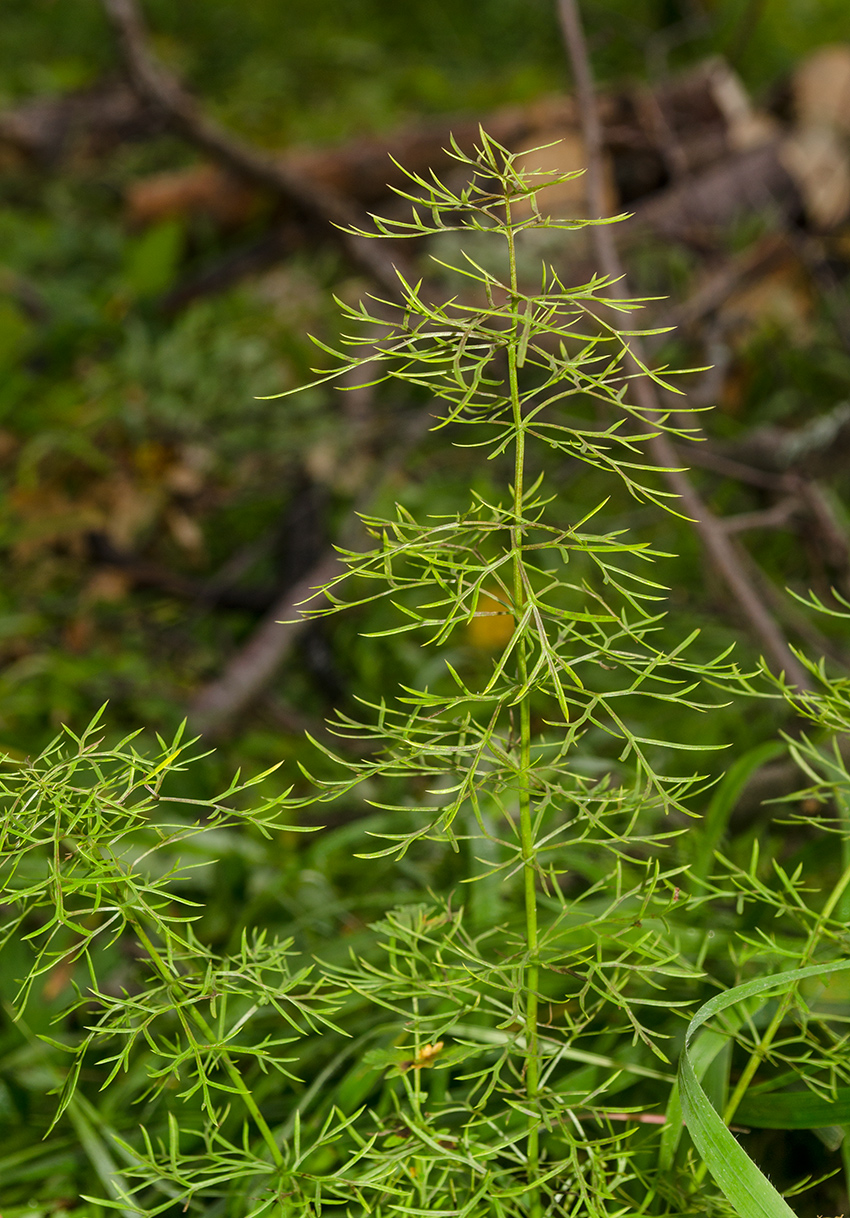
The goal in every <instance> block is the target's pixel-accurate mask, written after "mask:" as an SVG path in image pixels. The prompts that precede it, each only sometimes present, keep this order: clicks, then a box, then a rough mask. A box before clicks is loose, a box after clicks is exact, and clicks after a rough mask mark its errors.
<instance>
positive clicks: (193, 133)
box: [103, 0, 399, 298]
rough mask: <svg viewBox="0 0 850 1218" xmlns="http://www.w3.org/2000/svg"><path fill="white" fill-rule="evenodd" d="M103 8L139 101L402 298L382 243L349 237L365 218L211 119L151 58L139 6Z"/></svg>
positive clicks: (115, 0) (108, 4)
mask: <svg viewBox="0 0 850 1218" xmlns="http://www.w3.org/2000/svg"><path fill="white" fill-rule="evenodd" d="M103 7H104V10H105V12H106V15H107V17H108V18H109V21H110V23H111V24H112V27H113V29H114V30H115V35H116V38H117V41H118V45H119V47H120V50H121V54H122V57H123V60H124V64H125V67H126V69H127V74H128V76H129V78H130V83H131V84H132V86H133V88H134V89H135V91H136V93H137V94H138V95H139V97H140V99H142V100H143V101H145V102H146V103H148V104H150V105H153V106H155V107H156V108H157V109H158V110H160V111H161V112H162V114H163V115H164V116H165V118H167V120H168V122H169V124H170V125H171V126H172V127H173V128H174V129H175V130H176V131H179V132H180V133H181V134H182V135H183V136H185V137H186V139H188V140H190V141H191V142H192V143H193V144H195V145H196V146H197V147H198V148H201V149H203V150H204V152H206V153H208V154H209V155H210V156H212V157H213V158H214V159H215V160H216V161H218V162H219V163H220V164H222V165H224V166H226V167H227V168H228V169H230V170H232V171H233V172H234V173H236V174H238V175H239V176H240V177H243V178H246V179H247V180H248V181H251V182H254V183H256V184H257V185H258V186H263V187H265V188H266V189H267V190H270V191H272V192H274V193H275V194H276V195H278V196H279V197H280V198H282V199H285V200H286V201H287V202H288V203H289V204H290V205H291V206H292V207H293V208H294V209H295V210H296V211H297V212H298V213H299V214H300V215H301V216H302V217H305V218H307V219H309V220H313V221H319V222H320V223H321V225H322V227H323V229H324V231H325V234H326V235H327V236H328V237H330V238H332V239H333V240H334V241H335V242H336V243H337V244H338V245H340V246H341V247H342V249H343V251H344V252H345V254H346V255H347V256H348V257H349V258H350V260H351V261H352V262H353V263H354V264H355V266H357V267H359V268H360V269H361V270H362V271H364V272H365V273H366V274H367V275H369V276H370V277H371V278H372V279H373V280H374V281H375V282H376V283H377V284H379V285H380V286H381V288H383V290H384V291H386V292H389V293H390V294H391V295H392V296H393V297H394V298H395V297H398V295H399V281H398V276H397V274H396V271H395V266H394V264H393V261H392V260H391V259H390V258H389V257H388V256H387V254H386V253H385V251H384V249H383V248H382V246H381V245H380V243H378V242H376V241H372V240H370V239H369V238H368V237H359V236H357V235H356V234H354V233H351V232H349V231H347V230H349V229H351V228H362V227H363V225H364V223H365V221H366V216H365V214H364V213H362V212H361V211H359V210H358V209H357V208H355V207H352V206H351V204H350V203H349V202H348V201H347V200H346V199H344V198H342V197H341V196H340V195H338V194H336V193H334V192H333V191H331V190H327V189H325V188H324V187H322V186H319V185H317V184H316V183H314V182H309V181H307V180H306V179H305V178H303V177H301V176H300V175H298V174H297V173H294V172H293V170H292V169H291V167H290V166H288V165H285V164H282V163H281V162H280V161H278V160H275V159H274V158H273V157H269V156H266V155H265V154H264V153H262V152H260V151H258V150H257V149H256V148H252V147H251V146H250V145H248V144H245V143H243V142H242V141H241V140H239V139H238V138H236V137H235V136H233V135H231V134H230V132H228V131H225V130H224V128H223V127H220V126H219V125H218V124H217V123H215V122H213V121H212V120H211V119H209V118H208V117H207V116H206V115H205V114H204V113H203V112H202V111H201V109H200V108H199V106H198V105H197V103H196V101H195V99H194V98H193V97H192V96H191V95H190V94H189V93H188V92H187V91H186V90H185V89H184V87H183V85H182V84H181V83H180V81H179V80H177V78H176V77H175V76H174V75H173V74H172V73H170V72H169V71H168V70H167V69H166V68H165V67H164V66H163V65H162V64H161V63H160V62H159V61H158V60H157V59H156V58H155V57H154V55H153V54H152V53H151V50H150V47H149V45H148V37H147V31H146V29H145V25H144V21H143V20H142V15H141V13H140V11H139V7H138V5H137V4H136V0H103Z"/></svg>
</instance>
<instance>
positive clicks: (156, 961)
mask: <svg viewBox="0 0 850 1218" xmlns="http://www.w3.org/2000/svg"><path fill="white" fill-rule="evenodd" d="M130 924H131V925H132V927H133V930H134V931H135V932H136V934H137V935H138V936H139V940H140V942H141V943H142V945H143V947H144V948H145V951H146V952H147V953H148V955H149V957H150V960H151V963H152V964H153V966H154V968H155V969H156V970H157V972H158V973H159V975H160V976H161V977H162V979H163V980H164V981H166V982H168V983H170V984H171V985H176V986H177V987H178V988H182V987H180V977H179V975H178V974H176V973H173V972H172V971H171V969H170V968H169V967H168V965H167V964H166V963H165V961H164V960H163V959H162V956H161V955H160V953H159V952H158V951H157V949H156V948H155V947H154V945H153V943H152V942H151V939H150V937H149V936H148V935H147V934H146V933H145V930H144V928H143V927H142V925H141V923H140V922H138V921H136V920H135V919H132V920H130ZM189 1014H190V1016H191V1018H192V1022H193V1023H194V1024H195V1027H196V1028H198V1029H199V1031H201V1032H202V1033H203V1035H204V1036H205V1037H206V1040H207V1043H208V1044H209V1045H213V1044H215V1042H216V1040H217V1037H216V1036H215V1034H214V1033H213V1030H212V1028H211V1027H210V1026H209V1024H208V1023H207V1021H206V1020H205V1019H204V1017H203V1015H201V1013H200V1011H196V1010H195V1008H194V1007H191V1008H190V1011H189ZM221 1063H222V1065H223V1066H224V1069H225V1071H226V1072H227V1077H228V1078H229V1079H230V1081H231V1082H232V1083H233V1086H234V1088H235V1089H236V1091H237V1092H238V1094H239V1095H240V1097H241V1099H242V1102H243V1104H244V1105H245V1107H246V1108H247V1109H248V1111H249V1112H250V1114H251V1116H252V1117H253V1118H254V1123H255V1124H256V1126H257V1128H258V1129H259V1131H260V1134H261V1136H262V1139H263V1141H264V1142H265V1144H266V1146H267V1147H268V1149H269V1153H270V1154H271V1157H272V1161H273V1162H274V1164H275V1166H276V1167H279V1168H283V1167H284V1166H285V1162H286V1161H285V1159H284V1157H283V1154H282V1152H281V1149H280V1147H279V1146H278V1144H277V1142H276V1141H275V1137H274V1134H273V1133H272V1131H271V1129H270V1128H269V1126H268V1122H267V1121H266V1118H265V1117H264V1116H263V1114H262V1113H261V1112H260V1109H259V1108H258V1107H257V1102H256V1100H255V1099H254V1097H253V1095H252V1094H251V1092H250V1090H249V1088H248V1085H247V1083H246V1082H245V1080H244V1079H243V1077H242V1075H241V1074H240V1073H239V1071H238V1070H237V1068H236V1066H235V1065H234V1064H233V1059H232V1058H231V1056H230V1054H229V1053H228V1052H227V1051H226V1050H225V1051H224V1052H222V1053H221Z"/></svg>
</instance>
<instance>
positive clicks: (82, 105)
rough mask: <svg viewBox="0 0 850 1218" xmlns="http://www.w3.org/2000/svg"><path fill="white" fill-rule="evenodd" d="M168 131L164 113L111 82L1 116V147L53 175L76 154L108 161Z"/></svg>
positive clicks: (30, 103)
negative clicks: (129, 146)
mask: <svg viewBox="0 0 850 1218" xmlns="http://www.w3.org/2000/svg"><path fill="white" fill-rule="evenodd" d="M164 127H165V123H164V121H163V116H162V113H161V112H160V111H159V110H158V109H157V108H155V107H153V106H151V105H150V104H148V103H146V102H145V101H144V100H143V99H141V98H140V97H139V96H138V95H137V94H136V92H135V91H134V90H133V89H131V88H130V87H129V86H128V85H127V83H126V82H124V81H119V80H105V81H101V82H100V83H98V84H96V85H93V86H92V87H91V88H89V89H81V90H79V91H76V92H73V93H66V94H60V95H59V96H50V97H36V98H33V99H32V100H31V101H27V102H24V103H23V104H22V105H19V106H15V107H14V108H13V109H11V110H6V111H4V112H3V113H0V145H3V144H5V145H6V146H7V147H9V148H12V149H14V150H15V152H17V153H18V154H19V155H20V156H22V157H24V158H25V159H27V160H31V161H34V162H35V163H36V164H38V165H40V166H42V167H43V168H50V169H53V168H55V167H56V166H57V165H58V164H59V163H60V162H61V161H63V160H65V159H67V158H68V157H69V156H70V155H72V154H74V153H76V154H79V155H82V156H85V157H94V156H103V155H105V154H106V153H108V152H111V151H112V150H113V149H114V148H116V147H118V146H119V145H121V144H123V143H125V142H127V141H131V140H142V139H150V138H151V137H152V136H154V135H158V134H160V133H161V132H162V131H163V130H164Z"/></svg>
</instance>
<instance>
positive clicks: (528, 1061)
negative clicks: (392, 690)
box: [505, 201, 542, 1218]
mask: <svg viewBox="0 0 850 1218" xmlns="http://www.w3.org/2000/svg"><path fill="white" fill-rule="evenodd" d="M505 207H506V212H507V238H508V251H509V257H510V269H511V294H512V299H513V306H514V311H516V308H517V305H518V286H517V268H516V245H515V243H514V234H513V231H512V230H511V227H510V220H511V216H510V204H509V203H508V202H507V201H506V204H505ZM513 338H514V341H513V342H511V343H510V344H509V346H508V375H509V380H510V392H511V406H512V410H513V421H514V432H515V435H516V444H515V449H514V503H513V512H514V525H513V528H512V530H511V550H512V554H513V585H514V586H513V596H514V614H515V618H516V622H517V625H519V621H520V620H521V618H522V615H523V609H524V606H525V588H524V584H523V574H524V570H523V529H522V525H521V523H520V521H521V519H522V513H523V498H524V483H525V426H524V423H523V418H522V402H521V400H520V394H519V378H518V376H517V336H516V332H514V336H513ZM517 677H518V680H519V684H520V688H521V689H524V688H525V684H526V680H527V677H528V657H527V651H526V641H525V639H524V638H520V639H519V640H518V641H517ZM530 699H531V695H530V692H528V691H527V692H526V693H525V694H524V695H523V697H522V699H521V700H520V703H519V776H518V777H519V781H518V787H519V825H520V846H521V851H522V861H523V878H524V887H525V934H526V945H527V948H528V963H527V965H526V968H525V977H524V990H525V1038H526V1050H525V1052H526V1058H525V1087H526V1093H527V1095H528V1098H529V1100H530V1101H531V1104H532V1107H533V1105H534V1101H535V1100H536V1098H537V1093H538V1090H539V1087H540V1058H539V1046H538V1038H537V1004H538V991H539V980H540V967H539V964H538V931H537V888H536V869H535V860H536V848H535V841H534V825H533V822H532V808H531V789H530V781H529V775H530V773H531V700H530ZM527 1153H528V1164H527V1169H528V1180H529V1184H530V1185H531V1195H530V1201H531V1204H530V1213H531V1214H532V1215H533V1216H534V1218H536V1216H537V1215H539V1214H540V1213H541V1212H542V1211H541V1205H540V1194H539V1190H538V1187H537V1174H538V1161H539V1154H540V1146H539V1123H538V1120H537V1117H536V1116H534V1115H532V1116H530V1117H529V1125H528V1151H527Z"/></svg>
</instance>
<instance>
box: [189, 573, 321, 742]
mask: <svg viewBox="0 0 850 1218" xmlns="http://www.w3.org/2000/svg"><path fill="white" fill-rule="evenodd" d="M338 570H339V560H338V558H337V556H336V554H335V553H334V552H333V551H328V552H327V553H325V554H324V555H322V557H321V558H320V559H319V561H318V562H317V563H316V564H315V566H313V567H312V568H311V569H310V570H309V571H308V572H307V574H306V575H304V576H303V577H302V578H301V579H300V580H298V582H297V583H296V584H295V585H294V586H293V587H291V588H288V589H287V591H286V592H284V593H283V594H282V595H281V596H280V597H279V598H278V599H277V600H276V601H275V603H274V604H273V605H272V607H271V609H270V610H269V612H268V613H267V614H266V615H265V617H264V618H263V620H262V621H261V622H260V625H259V626H258V627H257V629H256V630H255V631H254V632H253V634H252V635H251V637H250V639H249V640H248V642H247V643H246V645H245V646H244V647H243V648H241V650H240V651H238V652H237V653H236V655H235V656H233V658H232V659H231V660H230V662H229V663H228V665H227V666H226V668H225V669H224V672H223V673H222V674H221V676H220V677H219V678H218V679H217V680H215V681H211V682H210V683H209V684H208V685H205V686H204V687H203V689H201V691H200V693H199V694H198V696H197V697H196V698H195V700H194V702H193V703H192V707H191V710H190V712H189V718H190V722H191V724H192V727H193V729H195V730H199V731H207V732H209V733H215V732H216V731H220V730H221V729H222V728H223V727H224V726H225V725H226V724H228V723H229V722H230V721H231V720H232V719H234V718H235V717H236V716H237V715H239V714H240V713H241V712H242V711H244V710H245V709H246V707H248V706H249V705H250V704H251V702H253V700H254V699H255V698H256V697H257V695H258V694H260V693H261V692H262V691H263V690H264V689H265V687H266V685H267V684H268V682H269V680H270V679H271V677H272V676H273V675H274V673H275V672H276V671H277V669H278V668H279V667H280V665H281V664H282V663H283V661H284V659H285V658H286V656H287V655H288V654H289V652H290V651H291V650H292V647H293V645H294V644H295V643H296V642H297V640H298V638H299V637H300V636H301V635H302V634H303V633H304V631H305V630H306V628H307V627H308V626H309V624H310V622H309V619H308V618H304V617H300V616H299V609H298V606H299V605H300V604H302V603H303V602H304V601H306V600H308V598H310V597H311V596H315V595H316V592H315V590H316V588H321V587H322V586H323V585H324V584H327V583H329V582H330V580H332V579H333V578H334V576H335V575H336V574H337V573H338ZM293 619H295V620H293Z"/></svg>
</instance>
